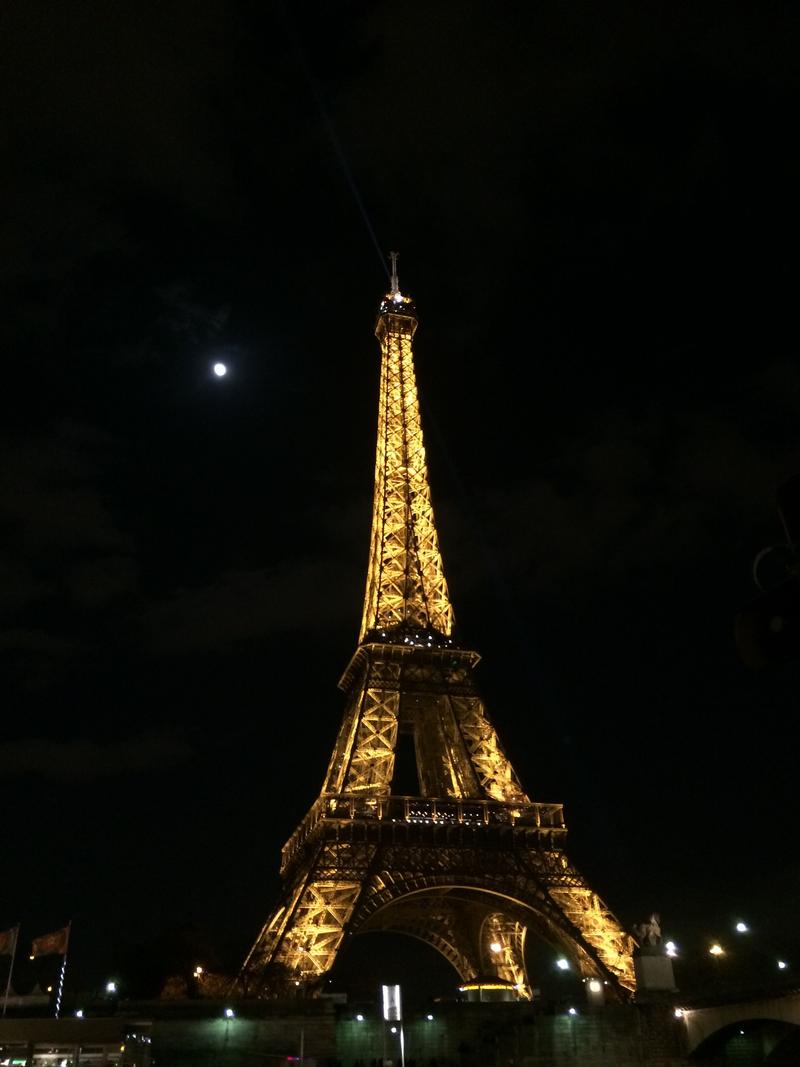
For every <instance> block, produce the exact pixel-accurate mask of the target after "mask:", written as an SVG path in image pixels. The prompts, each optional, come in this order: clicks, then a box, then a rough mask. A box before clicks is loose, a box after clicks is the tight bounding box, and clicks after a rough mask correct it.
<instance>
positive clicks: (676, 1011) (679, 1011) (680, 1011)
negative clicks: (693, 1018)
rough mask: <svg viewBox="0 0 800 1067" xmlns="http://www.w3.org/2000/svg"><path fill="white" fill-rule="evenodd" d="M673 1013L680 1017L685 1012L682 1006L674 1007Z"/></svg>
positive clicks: (677, 1017)
mask: <svg viewBox="0 0 800 1067" xmlns="http://www.w3.org/2000/svg"><path fill="white" fill-rule="evenodd" d="M674 1014H675V1018H676V1019H682V1018H683V1017H684V1015H685V1014H686V1013H685V1012H684V1010H683V1008H676V1009H675V1013H674Z"/></svg>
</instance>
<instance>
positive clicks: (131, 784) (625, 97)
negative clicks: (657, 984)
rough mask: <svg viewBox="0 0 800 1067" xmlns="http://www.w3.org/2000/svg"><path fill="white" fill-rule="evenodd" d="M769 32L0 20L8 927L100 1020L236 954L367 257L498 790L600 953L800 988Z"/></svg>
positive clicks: (280, 787)
mask: <svg viewBox="0 0 800 1067" xmlns="http://www.w3.org/2000/svg"><path fill="white" fill-rule="evenodd" d="M799 22H800V15H799V14H798V11H797V9H796V7H794V5H790V4H788V3H786V4H782V3H774V4H763V5H759V6H758V8H757V9H755V10H749V11H748V12H747V13H744V6H743V5H742V6H740V5H735V4H731V3H714V2H711V3H706V4H692V3H674V2H673V3H663V4H656V3H644V4H642V3H633V2H631V3H615V2H613V0H612V2H609V3H606V4H602V5H598V4H594V3H589V2H581V0H576V2H572V3H569V4H565V3H555V2H547V3H539V4H531V3H511V2H508V3H494V4H491V3H479V2H477V0H437V2H435V3H409V4H404V5H398V4H390V3H387V2H383V0H377V2H373V3H366V2H360V3H359V2H351V3H345V2H342V3H335V4H331V3H328V4H323V3H312V2H306V0H304V2H296V3H287V5H286V7H285V8H283V7H282V6H281V5H280V4H277V3H275V4H270V3H256V2H246V0H240V2H238V3H236V2H233V0H228V2H224V0H217V2H214V0H192V2H191V3H189V2H185V3H181V2H176V0H166V2H164V3H161V4H159V5H147V4H145V5H142V4H140V3H133V2H128V0H119V2H117V3H115V4H113V5H112V6H111V7H108V6H106V7H103V6H102V5H95V4H92V3H89V2H85V3H82V2H79V0H74V2H72V3H68V4H48V3H43V2H40V0H25V2H24V3H23V2H22V0H12V2H9V3H7V4H6V5H4V9H3V13H2V15H0V41H1V42H2V45H0V47H1V48H2V50H3V51H4V52H5V53H6V55H5V56H4V57H3V63H2V68H3V73H2V76H1V77H2V80H3V84H2V89H1V91H0V100H2V105H1V106H2V115H3V118H2V126H1V127H0V129H1V130H2V141H3V165H2V168H0V181H1V182H2V212H1V213H0V231H1V232H2V256H1V257H0V272H1V273H2V295H3V310H2V315H0V332H1V333H2V350H3V363H2V367H3V388H2V405H3V411H2V423H1V424H0V433H1V434H2V441H1V442H0V574H1V576H2V577H1V580H0V662H1V663H2V690H1V691H2V705H3V715H2V734H1V735H0V782H2V797H3V811H4V818H3V828H2V847H1V848H0V873H1V875H2V877H0V929H4V928H5V927H6V926H10V925H12V924H13V923H15V922H17V921H18V920H19V921H21V922H22V924H23V931H22V936H23V939H24V941H25V943H26V947H27V939H28V938H30V937H33V936H36V935H38V934H41V933H45V932H47V931H48V930H51V929H55V928H57V927H58V926H61V925H63V924H64V923H65V922H66V921H67V920H68V919H72V921H73V941H72V954H71V957H70V958H71V968H72V970H71V972H70V973H71V975H72V978H71V981H72V982H73V984H75V985H76V986H77V985H80V984H81V983H84V984H86V983H91V982H95V981H99V980H100V979H101V978H103V977H105V976H106V975H107V974H108V973H109V970H110V969H112V968H116V970H117V972H118V973H120V975H121V977H122V980H123V981H128V983H129V985H130V988H131V989H133V988H134V986H135V984H136V980H138V979H135V974H134V972H135V971H136V967H137V966H143V965H142V961H143V960H159V961H161V963H163V964H164V966H169V965H171V964H172V963H173V962H174V960H175V959H177V956H176V953H178V954H179V951H178V949H177V948H176V947H175V946H176V945H179V944H188V943H191V949H190V950H187V951H190V952H193V953H200V952H202V953H203V954H204V959H205V961H206V962H207V963H209V965H212V966H215V967H217V968H220V969H222V968H228V969H232V968H235V967H236V965H237V964H238V963H239V962H240V961H241V959H242V958H243V956H244V954H245V952H246V951H247V949H248V948H249V946H250V943H251V942H252V940H253V939H254V937H255V935H256V933H257V932H258V929H259V927H260V925H261V924H262V923H263V921H264V920H265V919H266V918H267V916H268V914H269V911H270V909H271V907H272V905H273V903H274V900H275V897H276V893H277V889H278V866H279V850H280V846H281V845H282V843H283V842H284V840H285V839H286V838H287V837H288V836H289V835H290V833H291V832H292V830H293V829H294V826H295V825H296V823H297V821H298V820H299V819H300V818H301V816H302V815H303V814H304V812H305V810H306V809H307V808H308V807H309V805H310V804H311V803H312V802H313V800H314V799H315V798H316V795H317V793H318V791H319V789H320V786H321V782H322V778H323V776H324V772H325V768H326V766H327V761H328V757H329V754H330V749H331V747H332V744H333V740H334V737H335V734H336V731H337V728H338V725H339V721H340V717H341V714H342V710H343V698H342V695H341V694H340V692H339V691H338V690H337V687H336V683H337V681H338V678H339V677H340V674H341V672H342V670H343V669H344V667H345V665H346V663H347V661H348V659H349V657H350V655H351V654H352V652H353V650H354V647H355V641H356V638H357V632H358V625H359V622H360V610H361V602H362V597H363V590H364V581H365V572H366V562H367V550H368V543H369V524H370V519H371V489H372V474H373V449H374V435H375V428H376V421H377V385H378V370H379V349H378V345H377V342H376V341H375V339H374V337H373V336H372V330H373V324H374V316H375V313H376V310H377V305H378V302H379V300H380V297H381V296H382V294H383V293H384V292H385V289H386V276H385V271H384V267H383V266H382V263H381V259H380V257H381V256H385V255H386V254H387V253H388V251H389V250H390V249H397V250H398V251H399V252H400V260H399V270H400V282H401V287H402V288H403V290H404V291H407V292H409V293H410V294H411V295H412V297H413V298H414V299H415V301H416V304H417V307H418V310H419V316H420V326H419V330H418V333H417V338H416V361H417V375H418V383H419V386H420V390H421V398H422V405H423V421H424V427H425V433H426V444H427V450H428V458H429V466H430V475H431V482H432V488H433V499H434V506H435V508H436V515H437V521H438V527H439V534H440V541H441V545H442V550H443V554H444V560H445V568H446V573H447V576H448V581H449V585H450V590H451V595H452V598H453V602H454V606H455V611H456V616H457V621H458V637H459V640H460V642H461V643H462V644H464V645H466V646H467V647H471V648H475V649H477V650H478V651H479V652H480V653H481V654H482V656H483V662H482V665H481V667H480V668H479V678H480V684H481V687H482V691H483V693H484V696H485V698H486V701H487V706H488V709H489V713H490V715H491V716H492V718H493V720H494V723H495V725H496V727H497V729H498V731H499V733H500V736H501V738H502V740H503V742H504V745H505V747H506V749H507V751H508V754H509V756H510V757H511V759H512V762H513V763H514V764H515V766H516V768H517V770H518V772H519V775H520V777H521V779H522V781H523V783H524V785H525V787H526V788H527V790H528V792H529V793H530V795H531V796H532V797H533V798H534V799H536V800H542V801H552V800H556V801H561V802H563V803H564V805H565V810H566V817H567V822H568V826H569V827H570V837H569V839H568V847H569V854H570V856H571V858H572V859H573V860H574V861H575V862H576V864H577V865H578V866H579V868H580V869H581V870H582V871H583V872H584V873H585V875H586V876H587V878H588V879H589V881H590V882H591V884H592V885H593V886H594V888H596V889H597V890H598V891H599V892H600V893H601V894H602V896H603V897H604V898H605V899H606V901H607V902H608V903H609V904H610V906H611V907H612V909H613V910H614V911H615V912H616V913H617V915H618V916H619V918H620V919H621V920H622V922H623V923H624V924H625V925H626V926H629V925H630V924H632V923H634V922H638V921H640V920H641V919H643V918H644V917H646V916H647V915H649V913H650V911H651V910H653V909H655V910H657V911H660V912H661V915H662V922H663V925H664V928H665V932H666V933H667V934H668V935H670V936H672V937H674V939H675V940H677V941H679V942H680V943H681V944H683V945H687V946H689V945H699V944H702V943H704V939H705V938H706V937H709V936H711V935H716V936H719V937H725V936H727V934H728V931H729V930H730V928H731V924H732V922H733V921H734V920H735V919H737V918H739V917H744V918H745V919H747V920H748V921H749V922H751V923H752V925H753V927H754V931H755V934H757V935H758V936H759V937H761V938H762V939H763V940H764V943H765V944H766V943H767V942H769V943H770V944H774V945H777V946H785V945H787V944H788V943H794V944H797V945H798V946H799V947H798V948H797V949H796V951H797V956H796V958H795V962H796V965H797V967H798V969H800V936H798V931H797V925H796V916H795V907H796V900H797V897H798V890H800V857H799V856H798V846H797V834H796V829H795V828H796V825H797V820H798V817H799V816H800V802H799V801H798V793H797V785H796V783H797V742H796V739H795V731H796V719H797V702H798V681H800V676H799V675H800V668H798V665H797V664H795V663H792V662H789V663H787V664H785V665H783V666H779V667H777V668H775V669H773V670H768V671H764V672H753V671H749V670H747V669H746V668H745V667H744V666H743V665H742V664H741V662H740V661H739V659H738V657H737V652H736V646H735V643H734V617H735V615H736V612H737V611H738V610H739V609H740V608H741V606H742V605H744V604H746V603H747V602H748V601H750V600H751V599H752V598H753V597H754V596H755V595H756V590H755V587H754V586H753V583H752V579H751V566H752V562H753V559H754V557H755V556H756V554H757V553H758V552H759V551H760V550H761V549H762V548H764V547H765V546H767V545H771V544H775V543H778V542H780V541H782V540H783V539H784V534H783V531H782V528H781V525H780V521H779V518H778V514H777V512H776V509H775V492H776V489H777V487H778V486H779V485H780V484H781V483H782V482H783V481H784V479H786V478H787V477H788V476H790V475H792V474H794V473H797V472H798V471H800V421H799V420H798V415H800V366H798V341H797V322H796V314H795V309H796V290H797V273H798V267H797V264H798V252H797V249H798V243H799V242H798V238H800V232H799V230H800V227H798V221H800V219H799V217H798V207H797V197H798V188H800V153H798V151H797V114H798V103H799V102H800V74H799V73H798V64H797V55H798V47H799V46H800V38H799V36H798V29H800V26H799V25H798V23H799ZM218 359H222V360H224V361H225V362H226V363H227V364H228V366H229V373H228V375H227V377H225V378H224V379H216V378H215V377H214V375H213V374H212V372H211V365H212V363H213V362H214V361H215V360H218ZM786 951H789V952H790V950H789V949H787V950H786ZM170 953H172V955H170ZM790 958H791V953H790ZM165 961H166V962H165ZM153 966H154V967H155V966H156V964H153ZM126 967H128V968H129V970H128V971H126V970H125V968H126ZM25 975H27V977H26V976H25ZM25 975H23V973H22V971H20V981H19V984H20V985H23V984H24V982H25V981H27V980H28V978H30V977H32V975H33V972H32V971H31V972H27V971H26V972H25Z"/></svg>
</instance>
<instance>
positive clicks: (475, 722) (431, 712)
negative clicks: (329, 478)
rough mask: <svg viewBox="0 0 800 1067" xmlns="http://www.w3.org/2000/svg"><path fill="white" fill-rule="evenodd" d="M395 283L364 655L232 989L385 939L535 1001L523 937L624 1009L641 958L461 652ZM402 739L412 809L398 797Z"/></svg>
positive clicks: (311, 971) (312, 971) (312, 979)
mask: <svg viewBox="0 0 800 1067" xmlns="http://www.w3.org/2000/svg"><path fill="white" fill-rule="evenodd" d="M392 268H393V269H392V284H391V291H390V292H389V293H388V294H387V295H386V296H385V297H384V299H383V300H382V302H381V305H380V309H379V311H378V319H377V324H376V328H375V333H376V336H377V338H378V341H379V342H380V346H381V378H380V399H379V407H378V447H377V457H376V464H375V502H374V510H373V517H372V537H371V542H370V554H369V567H368V571H367V588H366V596H365V600H364V615H363V619H362V622H361V631H360V634H359V643H358V647H357V648H356V651H355V653H354V655H353V658H352V659H351V660H350V663H349V664H348V666H347V669H346V670H345V672H344V675H343V676H342V679H341V681H340V682H339V686H340V688H341V689H342V690H343V691H344V693H345V694H346V705H345V712H344V719H343V722H342V725H341V729H340V730H339V736H338V738H337V740H336V744H335V747H334V750H333V755H332V756H331V761H330V765H329V767H328V772H327V775H326V777H325V781H324V784H323V787H322V792H321V793H320V796H319V799H318V800H317V801H316V802H315V804H314V805H313V806H312V808H311V810H310V811H309V812H308V814H307V815H306V817H305V818H304V819H303V821H302V822H301V823H300V825H299V826H298V827H297V829H296V830H295V832H294V833H293V834H292V836H291V837H290V838H289V840H288V841H287V843H286V845H285V846H284V848H283V858H282V864H281V876H282V878H283V892H282V895H281V899H280V901H279V903H278V906H277V908H276V909H275V911H274V912H273V914H272V915H271V917H270V919H269V921H268V922H267V924H266V925H265V926H264V928H263V930H262V931H261V933H260V934H259V935H258V938H257V940H256V942H255V945H254V946H253V948H252V950H251V951H250V954H249V956H248V957H247V959H246V961H245V963H244V966H243V968H242V972H241V975H240V981H241V983H242V985H243V987H244V988H246V989H247V991H248V992H249V993H251V994H252V993H260V992H264V991H267V990H272V991H276V992H277V991H280V990H281V988H285V987H286V986H288V985H292V984H294V985H302V986H311V987H313V986H315V985H317V984H318V982H319V980H320V978H321V977H322V976H323V975H325V974H326V972H327V971H329V970H330V968H331V967H332V966H333V964H334V961H335V959H336V955H337V953H338V951H339V949H340V948H341V946H342V943H343V941H344V940H345V939H346V938H350V937H353V936H354V935H356V934H360V933H364V932H367V931H376V930H386V931H396V932H400V933H406V934H410V935H412V936H414V937H417V938H420V939H421V940H423V941H425V942H427V943H428V944H430V945H432V946H433V947H434V948H436V949H438V950H439V952H441V953H442V954H443V955H444V956H445V957H446V959H448V960H449V961H450V962H451V963H452V965H453V966H454V968H455V969H456V971H457V972H458V974H459V976H460V977H461V978H462V979H463V980H464V981H467V980H469V979H474V978H476V977H487V976H494V977H496V978H500V979H502V980H503V981H505V982H509V983H511V984H512V985H514V986H516V988H517V990H518V993H519V995H520V996H522V997H530V996H531V986H530V983H529V981H528V976H527V973H526V969H525V958H524V948H525V938H526V935H527V934H528V932H529V931H530V932H531V933H532V934H534V935H536V936H538V937H539V938H541V939H543V940H544V941H545V942H547V943H549V944H550V945H551V946H552V947H553V948H554V949H555V950H556V951H558V952H560V953H563V954H564V955H565V956H566V957H568V958H569V959H570V960H571V961H572V964H573V966H574V967H575V968H576V969H577V970H578V971H579V972H580V973H581V974H582V975H583V976H584V977H586V978H593V979H599V980H601V981H605V982H607V983H608V988H609V991H610V992H611V993H612V994H613V993H615V994H617V995H618V996H622V997H624V996H628V995H629V994H630V993H632V992H633V989H634V976H633V965H632V958H631V953H632V950H633V947H634V942H633V940H632V939H631V937H630V936H629V935H628V934H626V933H625V931H624V930H623V929H622V927H621V926H620V924H619V923H618V922H617V920H616V919H615V918H614V916H613V915H612V914H611V913H610V912H609V910H608V909H607V908H606V906H605V905H604V904H603V902H602V901H601V900H600V898H599V897H598V896H597V894H596V893H594V892H592V890H591V889H590V888H589V886H588V885H587V884H586V882H585V881H584V879H583V877H582V876H581V875H580V874H579V873H578V871H576V869H575V868H574V867H573V866H572V864H571V863H570V862H569V860H568V858H567V856H566V854H565V853H564V850H563V846H564V838H565V834H566V828H565V825H564V817H563V813H562V806H561V805H560V804H542V803H534V802H532V801H531V800H529V799H528V797H527V795H526V794H525V792H524V790H523V788H522V786H521V785H520V782H519V779H518V778H517V775H516V773H515V772H514V769H513V767H512V766H511V764H510V762H509V761H508V758H507V757H506V755H505V753H504V752H503V749H502V746H501V745H500V741H499V739H498V737H497V734H496V732H495V730H494V727H493V726H492V724H491V722H490V721H489V718H488V717H487V715H486V711H485V709H484V705H483V701H482V700H481V697H480V696H479V694H478V691H477V688H476V686H475V682H474V680H473V671H474V668H475V666H476V664H477V663H478V659H479V657H478V654H477V653H476V652H471V651H468V650H467V649H464V648H461V647H459V646H458V645H456V644H455V642H454V639H453V637H452V633H453V610H452V607H451V604H450V598H449V595H448V591H447V583H446V581H445V577H444V569H443V566H442V558H441V554H440V552H439V542H438V537H437V533H436V525H435V522H434V515H433V508H432V505H431V497H430V488H429V485H428V472H427V465H426V462H425V448H424V445H423V439H422V426H421V423H420V414H419V404H418V401H417V387H416V380H415V375H414V364H413V355H412V340H413V337H414V331H415V330H416V328H417V314H416V310H415V308H414V305H413V303H412V302H411V300H410V298H409V297H407V296H403V295H402V293H401V292H400V288H399V286H398V282H397V270H396V259H395V257H394V255H393V257H392ZM404 734H405V735H410V737H411V738H413V753H414V756H415V758H416V771H417V778H418V788H417V790H416V794H415V795H413V796H400V795H396V794H395V793H394V792H393V791H392V781H393V777H394V772H395V759H396V752H397V744H398V736H399V735H404ZM409 748H410V741H409Z"/></svg>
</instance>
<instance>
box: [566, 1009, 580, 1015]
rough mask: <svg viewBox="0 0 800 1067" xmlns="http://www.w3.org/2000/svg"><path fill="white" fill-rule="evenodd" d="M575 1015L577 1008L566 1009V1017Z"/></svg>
mask: <svg viewBox="0 0 800 1067" xmlns="http://www.w3.org/2000/svg"><path fill="white" fill-rule="evenodd" d="M577 1014H578V1009H577V1008H568V1009H567V1015H577Z"/></svg>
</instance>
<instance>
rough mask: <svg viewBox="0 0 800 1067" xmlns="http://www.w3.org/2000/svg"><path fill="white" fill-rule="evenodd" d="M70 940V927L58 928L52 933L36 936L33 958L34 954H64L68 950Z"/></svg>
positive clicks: (32, 947) (33, 945)
mask: <svg viewBox="0 0 800 1067" xmlns="http://www.w3.org/2000/svg"><path fill="white" fill-rule="evenodd" d="M68 941H69V927H68V926H65V927H64V928H63V929H62V930H56V931H55V932H54V933H52V934H42V936H41V937H36V938H34V941H33V944H32V945H31V958H33V957H34V956H63V955H65V953H66V951H67V942H68Z"/></svg>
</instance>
